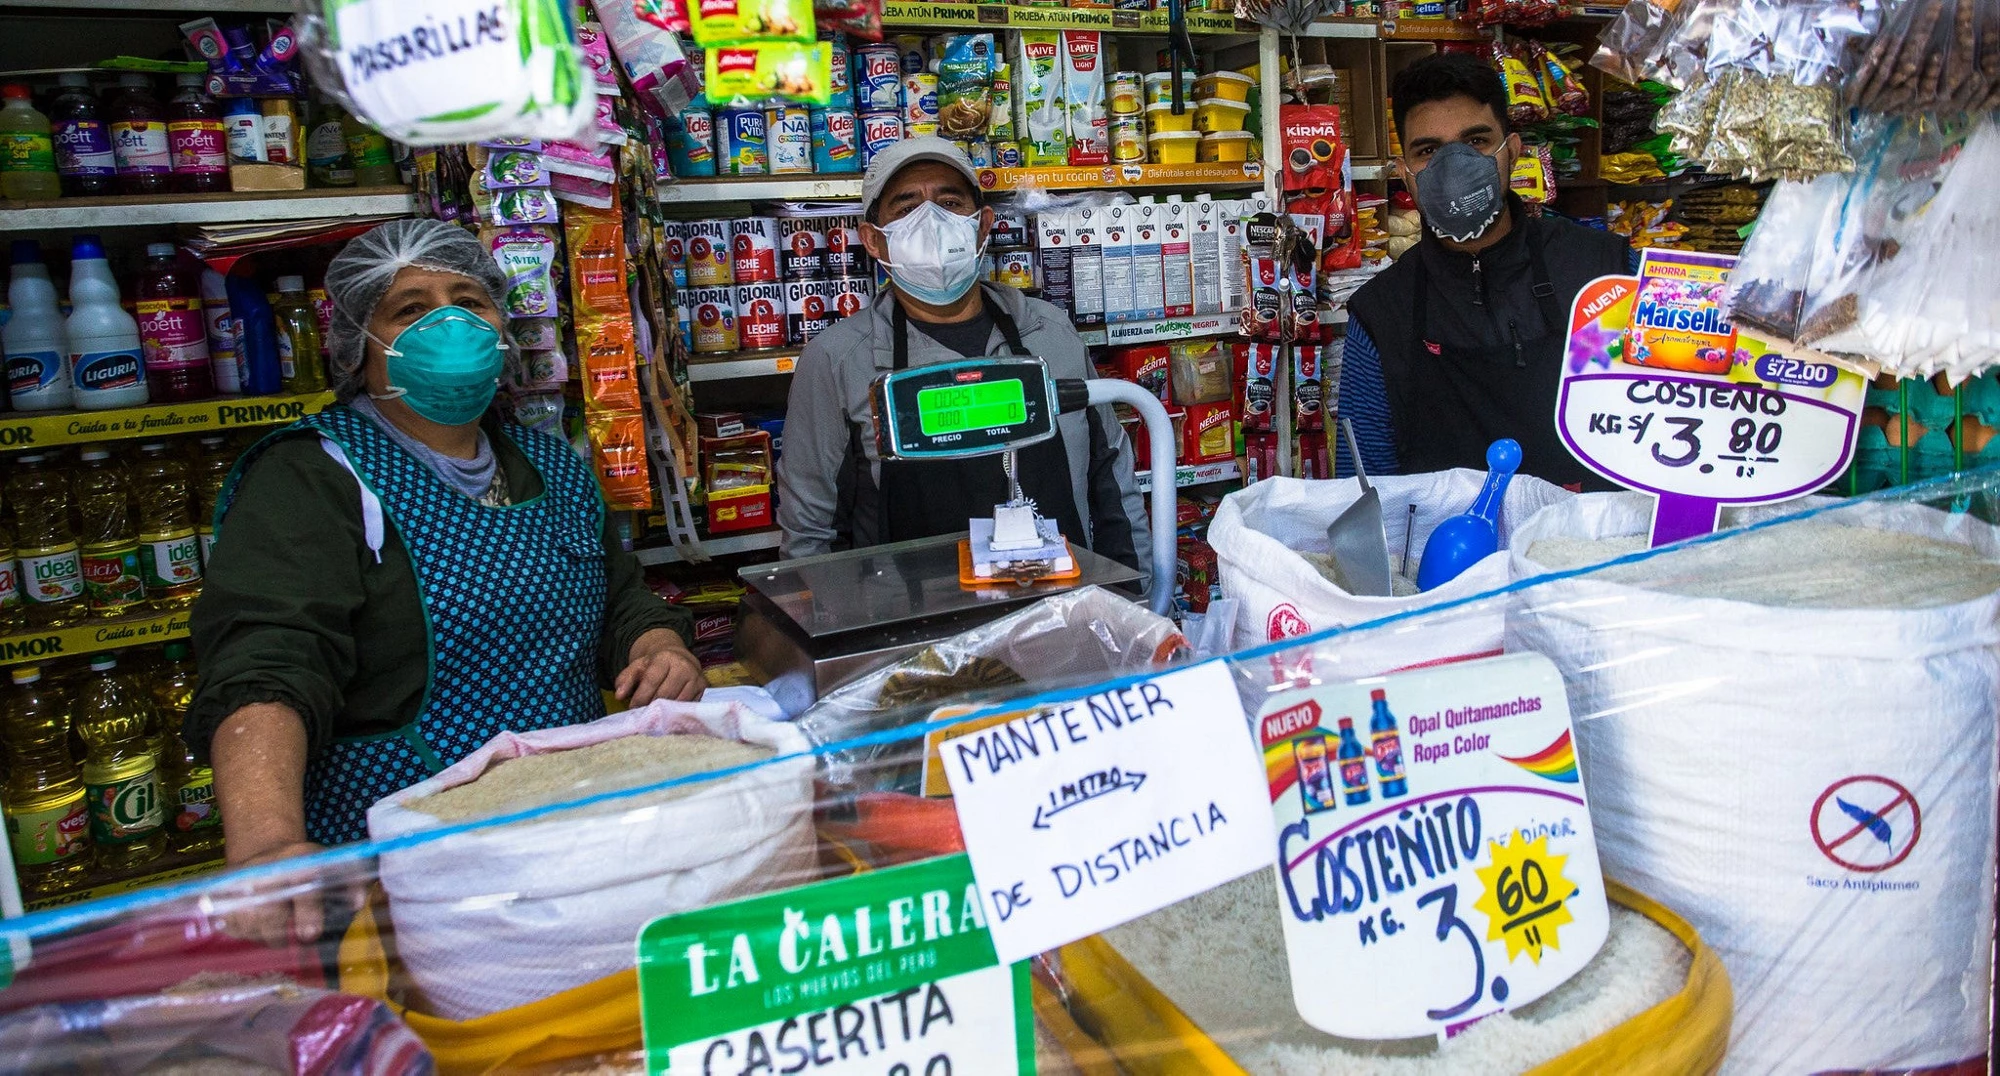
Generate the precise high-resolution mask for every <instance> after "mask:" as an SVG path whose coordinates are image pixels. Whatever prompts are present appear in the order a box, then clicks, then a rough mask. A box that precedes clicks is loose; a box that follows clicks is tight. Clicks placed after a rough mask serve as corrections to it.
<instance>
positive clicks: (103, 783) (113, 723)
mask: <svg viewBox="0 0 2000 1076" xmlns="http://www.w3.org/2000/svg"><path fill="white" fill-rule="evenodd" d="M75 714H76V731H77V734H78V735H79V736H81V737H82V738H83V742H84V745H85V748H86V749H87V751H88V754H86V755H85V756H84V759H83V783H84V789H85V791H86V792H87V793H88V795H89V797H90V838H91V843H92V844H94V845H96V846H97V865H98V867H100V868H102V869H104V870H107V871H115V870H119V869H121V868H124V867H131V866H136V865H138V864H141V863H144V862H146V861H147V860H150V859H157V858H158V857H159V855H160V852H161V851H162V850H163V849H164V848H165V847H166V843H167V833H166V829H165V826H166V821H167V819H166V810H165V807H164V805H163V804H162V803H161V802H160V752H159V745H158V744H157V743H156V742H155V741H154V740H153V734H154V731H155V729H156V728H157V717H156V715H155V713H154V711H153V700H152V699H151V698H150V697H149V696H148V695H147V694H146V693H144V692H142V691H139V690H138V689H136V688H134V687H133V686H132V685H131V684H129V683H127V682H126V680H125V678H124V677H122V676H119V675H118V659H117V658H115V657H112V656H111V655H110V654H99V655H97V656H96V657H93V658H91V659H90V678H89V679H88V680H86V681H85V682H84V685H83V688H82V690H80V691H79V692H78V693H77V698H76V708H75Z"/></svg>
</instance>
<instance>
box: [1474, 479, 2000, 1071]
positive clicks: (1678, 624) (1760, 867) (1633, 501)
mask: <svg viewBox="0 0 2000 1076" xmlns="http://www.w3.org/2000/svg"><path fill="white" fill-rule="evenodd" d="M1650 513H1651V501H1650V499H1649V498H1647V497H1644V496H1641V495H1638V494H1590V495H1585V496H1581V497H1578V498H1576V499H1574V500H1572V501H1570V502H1568V503H1566V504H1560V505H1556V506H1554V507H1551V508H1549V509H1546V510H1544V511H1543V512H1541V513H1540V514H1538V515H1536V516H1535V517H1534V518H1533V519H1531V520H1529V521H1528V522H1527V523H1526V524H1524V525H1523V526H1521V527H1520V528H1518V529H1517V530H1516V531H1515V534H1514V549H1513V552H1512V559H1513V569H1514V572H1515V574H1516V575H1517V576H1521V577H1526V576H1531V575H1538V574H1542V572H1543V566H1542V565H1540V564H1538V563H1536V562H1535V561H1534V560H1533V559H1531V554H1532V550H1533V547H1534V543H1535V542H1537V541H1538V540H1540V539H1543V538H1551V537H1567V538H1580V539H1598V538H1607V537H1622V536H1634V535H1644V534H1646V533H1647V530H1648V528H1649V525H1650V521H1651V515H1650ZM1771 514H1773V513H1772V512H1771V511H1769V510H1766V511H1764V512H1762V513H1746V518H1753V519H1754V518H1756V517H1757V516H1759V515H1763V516H1769V515H1771ZM1814 522H1816V523H1819V524H1824V525H1845V526H1856V527H1859V526H1867V527H1870V528H1875V529H1879V530H1890V531H1897V532H1902V533H1907V534H1912V535H1922V536H1926V537H1929V538H1932V539H1937V540H1943V541H1949V542H1954V543H1960V544H1963V545H1966V546H1969V547H1971V548H1972V549H1973V550H1975V551H1977V552H1979V553H1980V554H1983V555H1984V556H1985V557H1987V558H2000V531H1996V530H1995V529H1994V528H1993V527H1991V526H1990V525H1988V524H1985V523H1983V522H1980V521H1979V520H1978V519H1975V518H1973V517H1971V516H1968V515H1964V514H1951V513H1947V512H1942V511H1939V510H1936V509H1932V508H1928V507H1925V506H1922V505H1915V504H1899V503H1886V502H1885V503H1871V502H1859V503H1854V504H1850V505H1846V506H1843V507H1840V508H1837V509H1831V510H1826V511H1823V512H1822V513H1820V514H1819V515H1818V516H1816V517H1815V520H1814ZM1776 526H1779V527H1790V528H1797V527H1800V526H1802V524H1800V523H1779V524H1776ZM1782 533H1783V532H1774V533H1773V535H1772V537H1774V538H1775V537H1778V536H1779V535H1781V534H1782ZM1793 534H1794V535H1798V534H1799V532H1797V531H1794V532H1793ZM1800 537H1802V535H1801V536H1800ZM1742 544H1743V543H1742V541H1741V539H1740V538H1732V537H1730V536H1723V537H1720V538H1717V539H1714V540H1713V544H1712V545H1711V546H1709V547H1707V548H1706V549H1704V550H1700V551H1699V553H1700V561H1699V564H1697V565H1688V566H1684V567H1676V559H1677V558H1689V559H1692V557H1691V554H1693V553H1695V552H1697V551H1695V550H1683V551H1680V552H1676V553H1669V554H1664V555H1660V556H1655V557H1652V558H1649V559H1647V560H1646V561H1645V562H1644V563H1642V564H1635V565H1633V566H1631V567H1630V568H1629V569H1622V570H1621V569H1620V568H1618V567H1616V566H1614V567H1611V568H1605V569H1599V570H1598V571H1596V572H1592V573H1589V574H1584V575H1579V576H1576V577H1573V578H1568V579H1556V580H1552V581H1548V582H1543V583H1540V584H1537V586H1536V587H1535V589H1534V590H1533V591H1532V593H1533V595H1534V600H1533V601H1524V602H1519V603H1516V605H1515V607H1514V608H1513V610H1512V611H1511V612H1510V614H1509V616H1508V624H1507V649H1508V650H1509V651H1510V652H1511V651H1534V652H1537V653H1540V654H1544V655H1546V656H1548V657H1549V658H1551V659H1553V660H1554V661H1555V663H1556V665H1557V666H1558V667H1560V668H1561V670H1562V673H1563V677H1564V680H1565V681H1566V682H1567V683H1568V685H1569V696H1570V707H1571V711H1572V713H1573V714H1574V715H1575V721H1576V731H1577V749H1578V754H1579V756H1580V759H1581V763H1582V769H1583V776H1584V780H1585V782H1586V783H1587V785H1588V786H1589V795H1590V805H1591V817H1592V819H1593V821H1594V822H1595V824H1596V829H1597V847H1598V854H1599V856H1600V857H1601V858H1602V860H1603V864H1604V871H1605V874H1606V875H1607V876H1608V877H1614V878H1617V879H1618V880H1620V881H1623V882H1625V883H1627V884H1629V885H1632V886H1635V887H1637V888H1639V889H1642V890H1644V891H1645V892H1647V893H1649V894H1652V895H1654V896H1656V897H1658V898H1659V899H1660V900H1661V901H1662V902H1663V903H1665V904H1666V905H1668V906H1669V907H1672V908H1675V909H1677V910H1679V911H1680V912H1681V913H1682V914H1684V915H1686V916H1687V918H1688V919H1689V920H1690V921H1691V922H1692V923H1694V925H1695V927H1696V928H1697V929H1698V930H1699V931H1700V932H1701V936H1702V937H1703V939H1704V940H1706V941H1707V942H1708V944H1709V945H1710V946H1712V947H1713V948H1714V949H1715V950H1716V952H1717V953H1718V954H1719V955H1720V956H1721V957H1722V960H1723V963H1724V964H1725V965H1726V966H1727V967H1728V970H1729V979H1730V982H1731V983H1732V984H1733V986H1734V988H1735V992H1736V1019H1735V1026H1734V1031H1733V1034H1732V1040H1731V1043H1730V1049H1729V1055H1728V1059H1727V1061H1726V1062H1725V1063H1724V1071H1725V1072H1743V1073H1765V1072H1825V1071H1834V1070H1841V1071H1845V1070H1870V1071H1874V1070H1896V1071H1901V1070H1904V1069H1909V1068H1918V1067H1925V1066H1933V1065H1945V1064H1950V1063H1953V1062H1957V1061H1961V1060H1964V1059H1967V1058H1972V1057H1976V1056H1978V1055H1980V1054H1982V1053H1984V1052H1985V1050H1986V1042H1987V1007H1988V994H1987V986H1986V984H1987V982H1988V975H1989V971H1990V965H1991V959H1990V939H1991V938H1992V936H1993V918H1992V913H1993V898H1994V890H1993V871H1994V852H1993V848H1994V809H1995V796H1996V791H2000V790H1996V787H1995V766H1996V754H1995V735H1994V734H1995V727H1996V723H2000V594H1987V595H1985V596H1984V597H1980V598H1977V599H1975V600H1970V601H1960V602H1956V603H1953V604H1943V605H1933V606H1931V607H1929V608H1892V609H1857V608H1840V609H1826V608H1783V607H1778V606H1775V605H1770V604H1761V603H1755V602H1751V601H1740V600H1727V599H1721V598H1692V597H1682V596H1677V595H1674V594H1668V593H1664V592H1662V591H1660V590H1656V589H1646V587H1645V586H1644V585H1635V584H1634V583H1628V582H1619V581H1617V579H1618V578H1619V577H1620V576H1621V574H1624V573H1626V572H1629V573H1630V576H1629V577H1630V578H1633V579H1639V580H1651V581H1653V583H1652V585H1654V586H1659V585H1661V584H1662V583H1663V582H1664V581H1670V580H1674V579H1683V580H1686V581H1688V583H1689V584H1690V585H1692V584H1694V583H1697V582H1699V583H1701V584H1702V585H1713V583H1714V582H1715V580H1716V579H1717V578H1718V577H1721V578H1730V579H1742V580H1744V581H1745V585H1750V586H1768V585H1769V582H1768V579H1767V578H1766V577H1767V576H1768V575H1769V574H1771V573H1773V572H1777V571H1780V570H1786V571H1794V572H1797V571H1799V570H1800V569H1799V568H1798V567H1797V566H1795V565H1785V566H1772V565H1769V564H1761V563H1751V562H1749V561H1748V560H1736V559H1733V558H1732V556H1731V553H1730V551H1731V549H1732V548H1733V547H1734V546H1740V545H1742ZM1802 555H1803V554H1802ZM1682 563H1683V564H1685V563H1686V562H1685V561H1683V562H1682ZM1824 572H1825V574H1823V575H1820V576H1819V578H1821V579H1826V580H1832V581H1833V585H1831V586H1830V587H1829V588H1828V590H1829V592H1830V593H1844V594H1849V595H1853V594H1859V593H1861V592H1862V591H1863V590H1864V589H1866V590H1870V591H1879V590H1881V589H1883V588H1888V589H1889V590H1891V591H1892V592H1893V591H1894V588H1896V587H1897V586H1898V585H1899V580H1898V578H1897V576H1898V572H1897V568H1896V565H1894V564H1888V565H1883V564H1854V565H1845V564H1840V563H1830V564H1826V565H1825V567H1824ZM1806 574H1807V575H1808V576H1811V575H1815V574H1818V573H1814V572H1811V571H1810V570H1809V569H1808V570H1807V571H1806ZM1607 576H1609V578H1607ZM1847 580H1851V582H1848V581H1847ZM1827 604H1843V603H1841V602H1837V601H1836V602H1828V603H1827ZM1844 604H1852V603H1851V602H1846V603H1844Z"/></svg>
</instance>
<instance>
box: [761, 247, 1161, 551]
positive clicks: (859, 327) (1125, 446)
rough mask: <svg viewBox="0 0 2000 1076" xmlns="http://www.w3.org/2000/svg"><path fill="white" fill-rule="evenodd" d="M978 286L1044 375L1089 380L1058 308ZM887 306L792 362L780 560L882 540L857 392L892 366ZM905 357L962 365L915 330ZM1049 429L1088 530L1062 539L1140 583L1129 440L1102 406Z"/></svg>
mask: <svg viewBox="0 0 2000 1076" xmlns="http://www.w3.org/2000/svg"><path fill="white" fill-rule="evenodd" d="M981 286H982V287H985V289H986V301H987V302H990V303H996V304H998V306H999V308H1000V309H1001V310H1002V311H1004V312H1005V313H1007V314H1008V315H1009V316H1010V317H1012V318H1013V319H1014V323H1015V325H1016V326H1017V327H1018V328H1019V329H1020V333H1021V344H1022V346H1023V347H1025V348H1027V350H1028V353H1029V354H1031V355H1034V356H1036V357H1038V358H1040V359H1042V360H1043V361H1044V362H1046V363H1048V367H1049V374H1050V376H1052V377H1056V378H1089V377H1094V376H1096V372H1095V370H1093V369H1092V367H1091V364H1090V358H1089V356H1088V354H1087V353H1086V352H1085V350H1084V344H1083V339H1082V338H1081V337H1079V336H1078V335H1077V334H1076V329H1075V328H1074V327H1072V326H1071V324H1070V321H1069V319H1068V318H1067V317H1066V316H1064V314H1063V312H1062V311H1061V310H1060V309H1058V308H1056V307H1054V306H1051V305H1050V304H1048V303H1045V302H1043V301H1041V300H1040V299H1032V298H1029V297H1027V296H1025V295H1023V294H1021V293H1020V292H1019V291H1018V290H1016V289H1014V288H1010V287H1002V286H998V285H981ZM894 301H895V299H894V297H893V295H892V294H891V292H890V291H889V289H887V288H884V289H882V290H881V291H879V292H878V293H877V294H876V301H875V303H874V304H873V305H871V306H870V307H869V308H868V309H866V310H863V311H861V312H859V313H856V314H852V315H849V316H848V317H846V318H843V319H842V320H840V321H839V322H836V323H835V324H834V325H833V327H832V328H829V329H827V330H826V331H825V332H823V333H821V334H819V335H818V336H816V337H814V338H813V340H812V342H811V343H809V344H807V345H806V346H805V350H804V352H802V353H801V354H800V355H799V362H798V366H797V368H796V369H794V371H793V373H792V392H791V398H790V399H789V401H787V406H786V410H785V444H784V455H783V457H782V458H780V459H779V461H778V498H779V499H778V525H779V526H780V527H782V528H784V539H783V545H782V546H781V547H780V548H781V551H782V554H783V555H784V556H786V557H809V556H813V555H815V554H819V553H826V552H830V551H832V550H835V549H850V548H860V547H864V546H870V545H877V544H880V542H881V541H882V537H881V535H880V534H878V533H877V531H878V522H877V521H878V519H879V518H880V517H879V508H880V498H881V488H882V458H881V454H880V453H879V452H878V451H877V450H876V446H875V423H874V421H873V419H872V418H871V417H870V415H869V410H868V386H869V385H870V384H872V383H873V382H874V380H875V378H876V377H878V376H879V375H881V374H884V373H887V372H888V371H889V370H890V369H892V368H893V367H894V366H895V352H894V347H893V341H894V336H893V331H894V330H893V329H892V328H891V322H890V317H889V313H890V306H889V304H890V303H892V302H894ZM989 346H990V347H991V348H992V350H993V351H994V352H996V353H1005V351H1006V342H1005V340H1004V339H1002V337H1001V335H1000V333H999V331H998V330H997V329H996V330H995V331H994V333H993V336H992V339H991V340H990V341H989ZM909 355H910V359H909V361H910V365H911V366H924V365H928V364H930V363H936V362H954V361H957V360H959V359H960V358H961V356H960V355H958V353H956V352H954V351H952V350H950V349H949V348H946V347H945V346H944V345H942V344H939V343H938V342H936V341H935V340H932V339H931V338H930V337H928V336H926V335H925V334H924V333H923V332H922V331H921V330H920V329H918V328H916V327H915V326H911V330H910V333H909ZM1057 423H1058V425H1059V426H1060V427H1061V429H1062V436H1063V446H1064V448H1065V449H1066V451H1067V455H1068V456H1069V478H1070V488H1071V489H1072V490H1073V491H1075V494H1076V510H1077V515H1078V517H1079V518H1081V519H1082V520H1083V525H1084V529H1085V531H1086V532H1088V533H1086V534H1084V535H1073V534H1072V535H1067V536H1066V537H1068V538H1069V539H1071V540H1072V541H1076V540H1078V539H1079V538H1080V539H1081V540H1082V541H1083V543H1084V544H1085V545H1087V546H1089V547H1090V548H1091V549H1093V550H1094V551H1099V552H1105V551H1109V550H1111V549H1112V547H1124V548H1129V549H1130V550H1132V551H1133V552H1134V553H1135V554H1136V556H1137V558H1138V567H1139V571H1140V572H1141V574H1143V575H1145V576H1146V577H1147V580H1148V581H1150V579H1151V574H1152V565H1151V561H1152V540H1151V538H1150V537H1149V535H1150V532H1149V531H1148V529H1147V523H1146V508H1145V499H1144V498H1143V497H1141V496H1140V494H1139V487H1138V482H1137V481H1136V480H1135V478H1134V476H1133V467H1132V444H1131V442H1130V441H1129V440H1128V439H1127V438H1126V436H1125V431H1124V429H1123V428H1122V427H1121V426H1119V424H1118V418H1117V416H1116V415H1115V414H1114V413H1113V412H1112V410H1111V408H1110V406H1109V405H1104V406H1099V407H1094V408H1090V409H1089V411H1088V412H1077V413H1075V414H1068V415H1064V416H1062V417H1061V418H1059V419H1058V420H1057ZM857 452H858V454H859V455H858V458H857V457H856V454H857ZM1121 517H1122V520H1123V524H1124V525H1123V526H1122V527H1121V526H1119V521H1120V518H1121ZM1128 542H1129V545H1128V544H1127V543H1128ZM1119 552H1122V549H1121V550H1119Z"/></svg>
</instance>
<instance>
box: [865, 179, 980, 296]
mask: <svg viewBox="0 0 2000 1076" xmlns="http://www.w3.org/2000/svg"><path fill="white" fill-rule="evenodd" d="M876 227H877V228H879V229H881V232H882V236H883V238H885V239H887V240H888V243H889V257H888V258H887V259H885V260H884V262H883V264H885V265H887V266H888V267H889V279H890V280H893V281H895V282H896V286H897V287H898V288H901V289H902V290H903V294H905V295H908V296H909V297H910V298H912V299H915V300H917V301H918V302H920V303H929V304H930V305H932V306H945V305H947V304H950V303H955V302H957V301H958V300H959V298H960V297H961V296H963V295H964V294H965V293H966V292H967V291H969V290H971V288H972V285H973V282H974V281H976V280H978V279H979V256H980V254H981V253H983V252H984V251H985V244H984V243H981V242H980V240H979V217H978V215H977V214H974V215H973V216H970V217H962V216H959V215H958V214H957V213H953V212H952V211H951V210H949V209H946V208H944V207H942V206H940V205H938V204H937V203H936V202H925V203H924V204H922V205H920V206H918V207H917V208H916V209H915V210H913V211H911V213H910V214H909V215H908V216H906V217H904V218H903V219H901V220H898V221H894V222H892V223H889V224H878V225H876Z"/></svg>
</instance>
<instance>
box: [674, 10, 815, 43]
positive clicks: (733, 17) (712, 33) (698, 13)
mask: <svg viewBox="0 0 2000 1076" xmlns="http://www.w3.org/2000/svg"><path fill="white" fill-rule="evenodd" d="M691 13H692V15H693V17H694V40H695V43H696V44H698V45H701V46H703V47H705V48H711V47H714V46H716V45H734V44H744V43H748V42H753V41H757V42H762V41H797V42H801V43H804V44H811V43H812V41H813V39H814V37H815V35H816V34H817V33H818V31H817V29H816V28H815V27H814V24H813V5H812V0H698V3H697V4H696V5H695V6H694V7H693V8H692V9H691Z"/></svg>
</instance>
